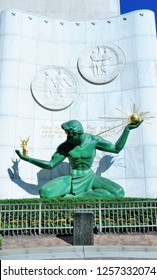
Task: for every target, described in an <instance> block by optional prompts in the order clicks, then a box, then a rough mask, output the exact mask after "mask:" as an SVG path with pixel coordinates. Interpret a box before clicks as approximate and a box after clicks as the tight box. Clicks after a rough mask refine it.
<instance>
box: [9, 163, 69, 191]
mask: <svg viewBox="0 0 157 280" xmlns="http://www.w3.org/2000/svg"><path fill="white" fill-rule="evenodd" d="M12 162H13V165H12V166H11V168H8V174H9V177H10V179H11V181H13V182H14V183H15V184H16V185H18V186H19V187H21V188H22V189H23V190H25V191H26V192H27V193H29V194H31V195H38V194H39V188H40V187H41V186H42V185H44V184H46V183H47V182H49V181H50V180H53V179H54V178H56V177H58V176H59V174H60V173H62V174H60V175H61V176H64V175H68V174H69V163H67V162H63V163H61V164H60V166H59V168H57V167H56V168H54V170H53V171H54V172H53V171H52V170H46V169H41V170H40V171H39V172H37V184H31V183H27V182H25V181H24V180H22V179H21V177H20V172H19V162H20V160H17V159H16V160H15V161H13V160H12ZM60 170H62V171H61V172H60Z"/></svg>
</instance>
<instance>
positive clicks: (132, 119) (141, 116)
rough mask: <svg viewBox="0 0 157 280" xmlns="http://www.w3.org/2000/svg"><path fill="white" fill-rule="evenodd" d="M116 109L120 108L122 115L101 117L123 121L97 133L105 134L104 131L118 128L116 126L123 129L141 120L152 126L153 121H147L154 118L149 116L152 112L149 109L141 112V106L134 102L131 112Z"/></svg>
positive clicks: (111, 120)
mask: <svg viewBox="0 0 157 280" xmlns="http://www.w3.org/2000/svg"><path fill="white" fill-rule="evenodd" d="M116 110H118V111H119V112H120V113H121V114H122V116H121V117H99V118H101V119H106V120H107V121H110V122H115V121H116V122H121V123H120V124H118V125H114V126H113V127H111V128H109V129H107V130H105V131H102V132H100V133H98V134H97V135H101V134H104V133H106V132H108V131H110V130H113V129H116V128H120V130H122V129H124V126H126V125H128V124H137V123H138V122H140V121H142V120H143V121H145V124H147V125H149V126H151V123H149V122H147V120H149V119H152V118H154V117H152V116H148V114H149V113H150V112H149V111H145V112H140V110H139V108H138V107H137V106H136V105H135V104H133V106H132V112H131V113H129V112H128V111H126V110H124V109H119V108H116ZM120 130H119V131H120ZM119 131H118V132H119ZM118 132H117V133H118Z"/></svg>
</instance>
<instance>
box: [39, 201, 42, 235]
mask: <svg viewBox="0 0 157 280" xmlns="http://www.w3.org/2000/svg"><path fill="white" fill-rule="evenodd" d="M41 210H42V202H41V201H39V234H41Z"/></svg>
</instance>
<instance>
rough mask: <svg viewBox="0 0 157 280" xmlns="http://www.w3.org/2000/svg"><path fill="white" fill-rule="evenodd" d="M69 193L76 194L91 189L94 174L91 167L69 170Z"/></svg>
mask: <svg viewBox="0 0 157 280" xmlns="http://www.w3.org/2000/svg"><path fill="white" fill-rule="evenodd" d="M70 175H71V193H72V194H74V195H78V194H80V193H83V192H87V191H91V190H92V186H93V182H94V179H95V176H96V175H95V174H94V172H93V171H92V170H91V169H88V170H76V169H73V170H72V171H71V174H70Z"/></svg>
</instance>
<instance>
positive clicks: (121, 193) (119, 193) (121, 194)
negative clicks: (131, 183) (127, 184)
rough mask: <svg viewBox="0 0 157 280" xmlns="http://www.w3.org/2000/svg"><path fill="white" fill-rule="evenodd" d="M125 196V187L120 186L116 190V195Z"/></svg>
mask: <svg viewBox="0 0 157 280" xmlns="http://www.w3.org/2000/svg"><path fill="white" fill-rule="evenodd" d="M124 196H125V192H124V189H123V188H122V187H119V189H118V190H117V192H116V195H115V197H124Z"/></svg>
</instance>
